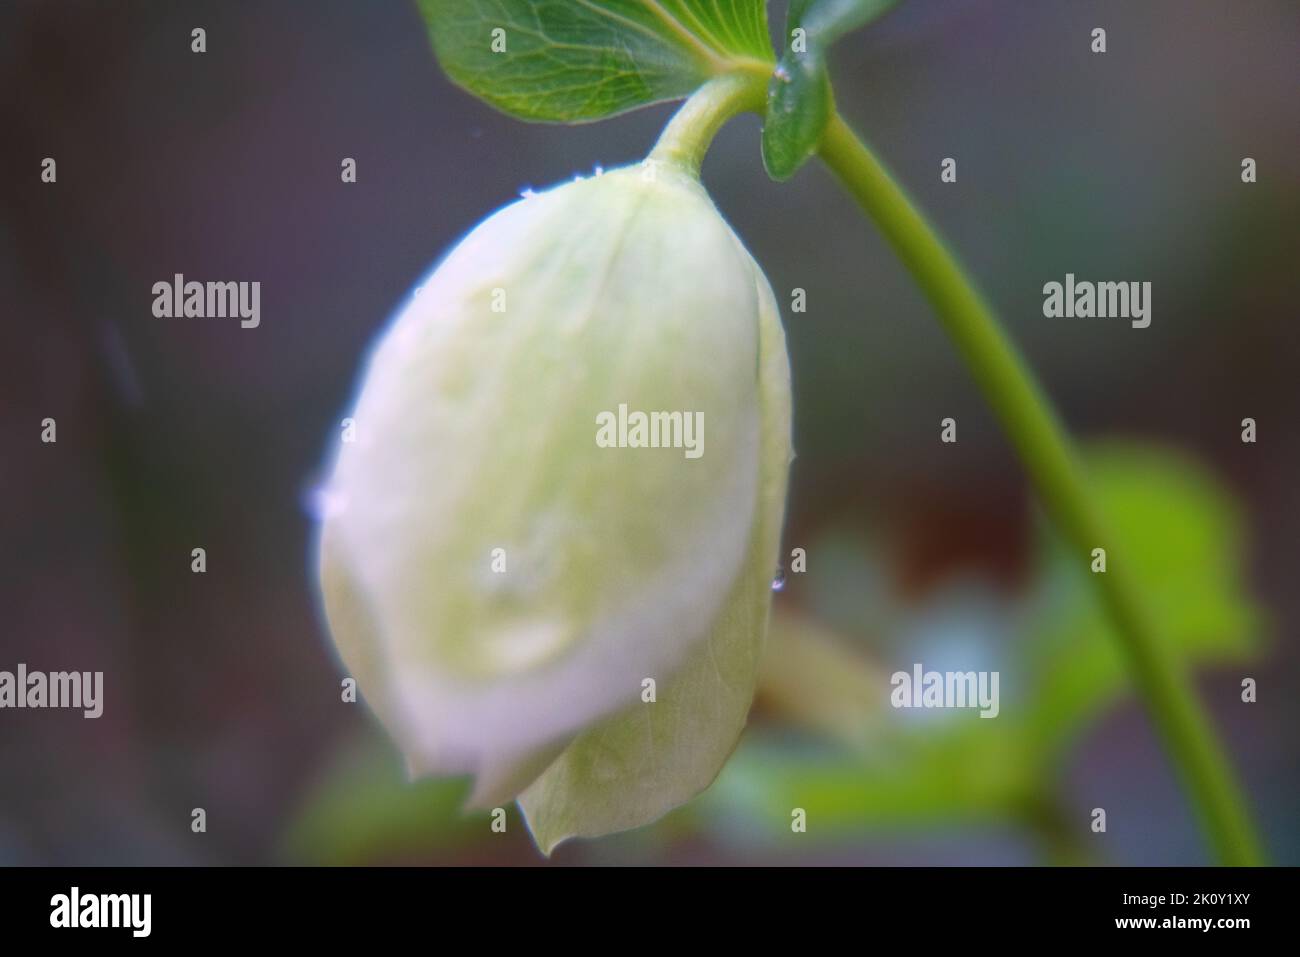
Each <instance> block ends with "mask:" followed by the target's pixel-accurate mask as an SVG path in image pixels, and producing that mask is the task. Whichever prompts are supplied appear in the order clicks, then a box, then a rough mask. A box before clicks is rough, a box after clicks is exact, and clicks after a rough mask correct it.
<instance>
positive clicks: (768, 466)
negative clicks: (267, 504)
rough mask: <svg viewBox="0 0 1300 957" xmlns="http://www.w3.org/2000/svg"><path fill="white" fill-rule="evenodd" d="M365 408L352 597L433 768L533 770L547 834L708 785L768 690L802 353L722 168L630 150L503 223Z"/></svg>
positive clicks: (407, 742)
mask: <svg viewBox="0 0 1300 957" xmlns="http://www.w3.org/2000/svg"><path fill="white" fill-rule="evenodd" d="M652 413H669V415H668V416H666V417H657V416H653V415H652ZM638 414H644V415H645V416H646V419H645V420H643V421H644V422H645V424H646V429H645V431H642V432H638V431H637V428H636V422H637V421H638V420H637V415H638ZM350 417H351V418H352V419H353V420H354V423H355V436H356V439H355V441H352V442H347V443H343V442H340V443H339V445H338V448H337V453H336V456H337V457H336V461H335V465H334V469H333V474H332V477H331V479H330V482H329V486H328V491H327V494H328V496H329V498H330V500H331V501H333V502H336V503H339V504H338V505H336V507H335V508H333V509H332V510H331V512H330V514H328V515H327V516H326V517H325V519H324V522H323V526H322V529H321V538H320V558H321V566H320V568H321V583H322V596H323V602H324V607H325V610H326V614H327V617H328V619H329V625H330V630H331V632H332V634H333V637H334V640H335V642H336V644H337V646H338V650H339V653H340V655H341V656H342V658H343V661H344V663H345V665H346V666H347V668H348V669H349V672H350V673H351V674H353V675H354V676H355V677H357V679H358V681H359V686H360V689H361V691H362V693H363V695H364V696H365V698H366V700H367V701H368V702H369V703H370V705H371V706H372V707H373V708H374V709H375V711H376V713H377V714H378V715H379V717H380V718H381V720H382V721H383V723H384V725H385V726H386V727H387V728H388V730H389V731H390V733H391V734H392V735H393V736H394V738H395V739H396V740H397V742H398V744H399V745H400V747H401V748H402V750H403V751H404V753H405V754H406V755H407V758H408V761H409V763H410V765H411V767H412V769H413V771H415V772H420V773H453V774H460V773H463V774H471V775H473V776H474V778H475V787H474V793H473V795H472V798H471V803H474V804H476V805H480V806H484V805H491V804H495V803H500V802H501V801H503V800H508V799H510V798H513V797H515V796H517V795H519V794H520V792H521V791H523V790H524V789H525V788H526V787H528V786H529V785H530V784H531V785H532V787H531V788H529V790H528V792H527V793H526V794H525V795H524V796H523V798H522V799H521V802H522V804H523V806H524V808H525V811H526V813H527V814H528V818H529V823H530V825H531V826H532V828H533V831H534V834H535V835H536V836H537V838H538V841H539V843H540V844H541V845H542V846H543V849H544V850H547V851H549V849H550V847H551V846H553V845H554V844H555V843H556V842H558V841H559V840H562V839H563V838H564V837H567V836H570V835H572V834H599V833H606V832H608V831H610V830H616V829H620V828H624V827H633V826H636V825H638V824H642V823H645V822H646V821H648V820H651V819H653V818H654V817H657V816H658V815H659V814H662V813H663V812H664V811H666V810H668V809H670V808H671V807H672V806H674V805H675V804H677V803H680V802H681V801H684V800H686V799H688V798H689V797H690V796H692V795H693V794H695V793H697V792H698V791H699V790H700V789H702V788H703V787H705V786H707V785H708V783H709V782H710V781H711V780H712V779H713V777H714V776H715V775H716V774H717V771H718V770H719V768H720V767H721V765H722V762H723V761H724V760H725V759H726V756H727V754H728V753H729V752H730V750H731V748H732V747H733V746H734V743H735V739H736V736H737V735H738V734H739V731H740V729H741V727H742V726H743V723H744V720H745V715H746V713H747V711H748V707H749V702H750V699H751V697H752V694H753V687H754V681H755V669H756V664H757V654H758V649H759V648H760V645H761V640H762V636H763V632H764V631H765V628H766V617H767V609H768V605H769V603H770V587H769V583H770V581H771V577H772V573H773V571H774V569H775V566H776V562H777V555H776V552H777V547H778V538H779V528H780V522H781V514H782V511H783V507H784V497H785V480H786V473H787V469H788V463H789V459H790V447H789V430H790V423H789V371H788V363H787V360H786V354H785V344H784V337H783V335H782V332H781V327H780V322H779V316H778V313H777V307H776V303H775V299H774V297H773V295H772V292H771V289H770V288H769V286H768V283H767V281H766V279H765V278H764V277H763V275H762V272H761V271H760V270H759V269H758V267H757V265H756V264H755V263H754V261H753V260H752V258H751V257H750V256H749V254H748V253H747V252H746V251H745V249H744V247H743V246H742V245H741V243H740V242H739V240H738V239H737V238H736V236H735V234H734V233H733V232H732V231H731V229H730V228H729V227H728V226H727V224H726V223H725V222H724V221H723V220H722V218H721V217H720V216H719V215H718V213H717V211H716V209H715V208H714V206H713V204H712V202H711V201H710V200H709V198H708V196H707V194H706V193H705V191H704V190H703V188H702V187H701V186H700V185H699V183H698V182H697V181H696V180H695V179H694V177H693V176H691V175H689V174H688V173H686V172H684V171H682V170H680V169H678V168H677V167H676V166H673V165H672V164H666V165H660V167H659V168H658V169H657V170H656V175H655V176H654V177H646V176H643V175H642V171H641V169H640V168H637V167H629V168H624V169H620V170H614V171H611V172H606V173H604V174H603V175H602V176H599V177H595V178H592V179H587V180H580V181H576V182H572V183H568V184H566V185H563V186H560V187H558V188H555V189H552V190H550V191H547V192H544V193H540V194H537V195H535V196H533V197H531V198H528V199H525V200H521V201H519V202H516V203H513V204H511V205H510V206H507V207H506V208H505V209H503V210H501V211H500V212H498V213H496V214H495V215H493V216H492V217H490V218H489V219H487V220H486V221H485V222H483V223H482V224H481V225H480V226H478V227H477V228H476V229H474V230H473V231H472V232H471V233H470V234H469V236H467V237H466V238H465V239H464V240H463V241H462V242H461V243H460V244H459V245H458V246H457V247H456V248H455V249H454V250H453V251H452V252H451V254H450V255H448V256H447V258H446V259H445V260H444V261H443V262H442V263H441V264H440V265H439V266H438V267H437V268H436V270H435V271H434V272H433V274H432V275H431V276H430V277H429V278H427V279H426V280H425V281H424V282H423V284H422V290H421V293H420V295H419V296H418V297H416V298H414V299H413V300H412V301H411V302H410V304H409V305H408V306H407V307H406V308H405V309H404V310H403V311H402V312H401V313H400V315H398V316H397V318H396V320H395V321H394V323H393V324H392V326H391V328H389V329H388V330H387V331H386V332H385V333H384V335H383V336H382V337H381V338H380V340H379V341H378V344H377V345H376V346H375V348H374V351H373V353H372V354H371V356H370V359H369V363H368V366H367V368H366V370H365V374H364V379H363V381H362V385H361V390H360V394H359V397H358V399H357V403H356V407H355V410H354V411H352V412H351V413H350ZM625 426H626V427H625ZM638 439H640V440H641V444H639V445H638V442H637V440H638ZM611 440H615V442H614V447H610V443H611ZM617 440H626V442H625V443H623V444H619V442H618V441H617ZM652 443H653V444H654V445H656V446H657V447H646V446H647V445H650V444H652ZM497 549H500V550H503V551H495V550H497ZM494 555H496V556H498V557H500V558H501V559H502V561H503V562H504V565H503V566H498V567H497V568H496V569H495V570H494V567H493V556H494ZM647 677H650V678H654V679H655V681H656V684H657V686H658V689H659V691H658V693H657V700H656V701H655V702H654V703H645V702H643V701H642V699H641V689H642V682H643V680H644V679H645V678H647ZM656 730H659V731H660V732H661V733H666V734H667V735H668V737H665V738H664V739H662V740H657V741H656V740H646V735H647V734H649V735H651V736H653V735H654V733H655V731H656ZM597 733H598V736H599V737H600V740H599V741H597V740H596V739H595V738H593V735H596V734H597Z"/></svg>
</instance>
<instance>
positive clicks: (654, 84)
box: [419, 0, 773, 123]
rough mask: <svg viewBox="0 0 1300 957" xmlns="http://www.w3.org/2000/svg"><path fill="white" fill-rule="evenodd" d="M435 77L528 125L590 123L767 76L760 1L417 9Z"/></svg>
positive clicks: (536, 0) (604, 0)
mask: <svg viewBox="0 0 1300 957" xmlns="http://www.w3.org/2000/svg"><path fill="white" fill-rule="evenodd" d="M419 5H420V12H421V14H422V15H423V16H424V20H425V22H426V23H427V24H428V27H429V32H430V34H431V36H432V39H433V47H434V51H435V52H436V53H437V55H438V60H439V62H440V63H441V64H442V68H443V69H444V70H446V71H447V75H448V76H450V77H451V79H452V80H453V81H455V82H456V83H457V84H459V85H460V86H462V87H464V88H465V89H466V90H468V91H469V92H471V93H473V94H474V95H475V96H478V97H480V98H481V99H483V100H486V101H487V102H488V103H490V104H492V105H493V106H495V107H496V108H497V109H500V110H502V111H504V112H506V113H509V114H511V115H513V116H517V117H520V118H521V119H526V120H540V121H546V122H558V123H577V122H584V121H588V120H598V119H602V118H604V117H607V116H613V115H615V114H617V113H623V112H626V111H627V110H632V109H636V108H637V107H640V106H647V105H649V104H651V103H657V102H661V101H663V100H673V99H679V98H681V97H684V96H687V95H688V94H690V93H691V92H693V91H694V90H695V89H696V88H697V87H698V86H700V84H702V83H703V82H704V81H705V80H707V79H708V78H709V77H712V76H717V75H719V74H722V73H728V72H732V71H736V70H750V71H758V72H761V73H763V74H764V75H766V74H767V73H768V71H769V70H770V69H771V66H772V59H773V53H772V46H771V40H770V39H769V37H768V32H767V13H766V6H765V4H764V2H763V0H419Z"/></svg>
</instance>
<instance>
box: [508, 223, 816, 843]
mask: <svg viewBox="0 0 1300 957" xmlns="http://www.w3.org/2000/svg"><path fill="white" fill-rule="evenodd" d="M737 245H738V246H739V240H737ZM746 255H748V254H747V253H746ZM750 262H751V264H752V268H753V272H754V275H755V277H756V280H757V288H758V292H759V297H760V304H761V318H760V322H761V358H760V365H759V377H760V380H761V381H760V392H761V401H762V420H763V437H762V476H761V486H762V487H761V495H760V499H759V503H758V506H757V509H756V512H755V515H754V519H755V521H754V530H753V535H752V537H751V539H750V542H749V549H748V552H747V554H746V558H745V567H744V570H743V572H742V574H741V576H740V577H739V578H738V579H737V580H736V582H735V584H734V585H733V586H732V588H731V590H730V592H729V594H728V595H727V600H726V603H725V604H724V605H723V607H722V610H721V611H720V613H719V614H718V617H717V619H716V620H715V621H714V623H713V626H712V628H711V630H710V632H709V636H708V638H707V640H706V641H705V642H704V643H703V644H702V645H701V646H700V647H699V648H697V650H696V651H695V652H694V654H693V655H692V656H691V658H690V659H689V660H688V661H687V663H686V664H685V666H684V667H682V669H681V670H680V671H679V672H677V673H676V674H674V675H671V676H669V677H668V679H667V680H664V679H663V675H655V674H653V673H648V674H647V675H646V676H647V677H655V678H656V683H657V686H658V687H657V698H658V700H657V701H655V702H654V703H644V702H642V701H641V700H640V699H638V700H637V702H636V703H635V704H633V705H632V706H630V707H628V708H626V709H625V710H623V711H622V712H620V713H619V714H617V715H615V716H614V717H611V718H608V719H606V720H604V721H602V722H600V723H599V724H597V725H596V726H595V727H593V728H591V729H589V730H588V731H586V732H584V733H583V734H581V735H580V736H579V737H578V738H577V739H576V740H575V741H574V742H573V743H572V744H571V745H569V747H568V748H567V749H566V750H565V752H564V753H563V754H562V755H561V756H560V758H559V760H557V761H556V762H555V763H554V764H553V765H551V766H550V767H549V768H548V769H547V770H546V773H545V774H543V775H542V776H541V777H540V778H539V779H538V780H537V781H536V782H535V783H534V784H533V785H532V786H531V787H529V788H528V790H526V791H525V792H524V793H523V794H522V795H520V797H519V806H520V807H521V808H522V810H523V812H524V815H525V817H526V819H527V821H528V826H529V828H530V829H531V831H532V834H533V838H534V840H535V841H536V842H537V845H538V847H540V848H541V850H542V851H543V853H546V854H550V853H551V851H552V850H553V849H554V848H555V846H556V845H557V844H559V843H560V842H561V841H564V840H566V839H568V838H570V837H599V836H601V835H604V834H610V833H613V832H615V831H621V830H627V829H629V828H634V827H639V826H641V825H644V824H648V823H650V822H651V821H653V820H655V819H657V818H659V817H660V816H662V815H663V814H665V813H667V812H668V811H670V810H672V809H673V808H675V807H677V806H678V805H680V804H683V803H685V802H686V801H688V800H690V799H691V798H692V797H694V796H695V795H697V794H699V793H700V792H701V791H703V790H704V789H705V788H707V787H708V786H709V785H710V784H711V783H712V782H713V780H714V778H716V777H717V775H718V772H719V771H720V770H721V769H722V766H723V764H724V763H725V762H726V760H727V758H728V757H729V756H730V754H731V752H732V750H733V749H734V748H735V746H736V742H737V739H738V738H739V735H740V732H741V730H742V729H743V728H744V726H745V721H746V718H747V716H748V714H749V707H750V704H751V702H752V699H753V695H754V687H755V684H756V682H757V676H758V667H759V658H760V655H761V652H762V646H763V638H764V634H765V632H766V630H767V619H768V611H769V609H770V607H771V600H772V578H773V575H774V572H775V570H776V565H777V560H778V555H777V552H778V550H779V548H780V538H781V525H782V519H783V516H784V512H785V493H786V481H787V477H788V474H789V465H790V460H791V457H792V456H791V446H790V367H789V360H788V358H787V356H786V349H785V334H784V332H783V330H782V328H781V318H780V313H779V310H778V307H777V304H776V300H775V298H774V297H773V295H772V290H771V287H770V286H769V285H768V282H767V279H766V278H765V277H764V276H763V274H762V271H761V270H760V269H759V268H758V265H757V264H756V263H753V260H752V259H751V260H750Z"/></svg>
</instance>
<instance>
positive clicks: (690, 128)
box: [649, 71, 767, 176]
mask: <svg viewBox="0 0 1300 957" xmlns="http://www.w3.org/2000/svg"><path fill="white" fill-rule="evenodd" d="M766 97H767V79H766V74H763V73H757V72H752V71H750V72H737V73H724V74H721V75H720V76H716V77H714V78H713V79H711V80H709V81H708V82H707V83H705V84H704V85H703V86H701V87H700V88H699V89H698V90H696V91H695V92H694V93H693V94H691V96H690V98H689V99H688V100H687V101H686V102H685V103H683V104H682V106H681V108H680V109H679V110H678V111H677V112H676V113H674V114H673V118H672V119H671V120H669V121H668V125H667V126H665V127H664V131H663V132H662V133H661V134H660V135H659V141H658V142H657V143H655V148H654V149H653V150H651V151H650V156H649V159H650V160H651V161H652V162H660V163H672V164H675V165H677V166H680V167H682V168H683V169H685V170H687V171H688V172H689V173H690V174H691V175H692V176H699V174H700V163H701V162H702V161H703V159H704V154H705V152H707V150H708V148H709V144H710V143H712V142H713V137H714V135H715V134H716V133H717V132H718V130H720V129H721V128H722V125H723V124H724V123H726V122H727V120H729V119H731V118H732V117H733V116H735V115H736V114H737V113H743V112H745V111H746V110H759V109H761V108H762V106H763V102H764V100H765V99H766Z"/></svg>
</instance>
